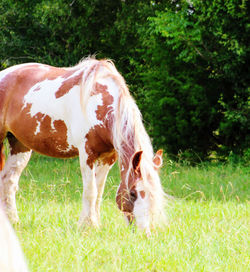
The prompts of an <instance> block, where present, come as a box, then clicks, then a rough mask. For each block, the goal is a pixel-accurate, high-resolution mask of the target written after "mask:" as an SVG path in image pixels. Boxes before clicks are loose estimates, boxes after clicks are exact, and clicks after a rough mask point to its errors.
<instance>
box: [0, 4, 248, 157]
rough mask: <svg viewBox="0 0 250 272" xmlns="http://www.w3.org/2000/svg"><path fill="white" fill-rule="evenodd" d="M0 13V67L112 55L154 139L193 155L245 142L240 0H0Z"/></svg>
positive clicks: (241, 150)
mask: <svg viewBox="0 0 250 272" xmlns="http://www.w3.org/2000/svg"><path fill="white" fill-rule="evenodd" d="M0 21H1V26H0V67H1V68H6V67H8V66H10V65H14V64H17V63H22V62H30V61H37V62H43V63H48V64H51V65H58V66H69V65H74V64H76V63H77V62H78V61H79V60H80V59H81V58H82V57H84V56H88V55H91V54H94V53H97V57H98V58H102V57H107V58H111V59H113V60H115V63H116V65H117V67H118V69H119V70H120V71H121V72H122V74H123V76H124V77H125V79H126V80H127V82H128V84H129V87H130V90H131V92H132V94H133V95H134V97H135V99H136V100H137V103H138V105H139V107H140V109H141V111H142V113H143V116H144V119H145V124H146V127H147V129H148V131H149V133H150V135H151V136H152V138H153V139H154V145H155V146H156V147H163V148H164V149H166V150H167V152H168V153H170V154H173V155H178V154H180V153H181V154H186V155H187V157H191V156H192V154H196V155H195V156H194V157H195V158H200V159H205V158H208V157H209V156H211V153H214V152H217V154H218V156H221V157H224V158H226V157H228V156H229V154H231V153H233V154H235V155H243V154H245V152H246V150H247V148H248V147H249V142H250V139H249V135H250V133H249V127H250V124H249V97H250V89H249V86H250V82H249V74H250V73H249V65H248V62H247V61H248V59H249V51H250V48H249V44H248V40H249V36H250V27H249V3H248V1H245V0H226V1H223V0H213V1H209V0H204V1H198V0H194V1H186V0H175V1H172V0H171V1H170V0H168V1H151V0H133V1H130V0H129V1H112V0H108V1H101V0H94V1H89V0H73V1H66V0H56V1H48V0H39V1H37V0H36V1H34V0H31V1H26V0H25V1H14V0H2V1H1V5H0ZM230 152H231V153H230Z"/></svg>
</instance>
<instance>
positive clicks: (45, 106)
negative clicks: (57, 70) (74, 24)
mask: <svg viewBox="0 0 250 272" xmlns="http://www.w3.org/2000/svg"><path fill="white" fill-rule="evenodd" d="M81 71H82V70H81ZM81 71H77V72H76V73H74V74H73V75H71V77H73V76H76V75H77V74H79V73H80V72H81ZM68 79H69V78H66V79H65V78H62V77H58V78H56V79H53V80H48V79H46V80H44V81H41V82H38V83H36V84H35V85H34V86H33V87H32V88H31V89H30V90H29V91H28V93H27V94H26V95H25V96H24V104H23V109H24V108H25V107H27V106H28V105H31V107H30V111H29V114H30V116H31V117H34V116H35V115H36V114H38V113H41V114H43V115H44V116H46V115H47V116H49V117H50V118H51V130H52V131H53V130H55V126H54V122H55V121H57V120H62V121H63V122H64V123H65V125H66V127H67V143H68V148H67V150H61V151H63V152H68V151H69V150H71V148H72V147H73V146H74V147H77V148H79V145H81V144H83V139H84V136H85V135H86V134H87V133H88V131H89V130H90V129H91V128H92V127H94V126H96V125H102V121H100V120H98V119H97V117H96V111H97V109H98V106H102V105H103V100H102V94H97V95H93V96H91V97H90V98H89V100H88V104H87V107H86V112H87V114H86V116H84V114H83V112H82V109H81V104H80V86H79V85H75V86H73V87H72V88H71V89H70V90H69V91H68V92H67V93H66V94H65V95H63V96H61V97H59V98H56V96H55V94H56V92H57V91H58V90H59V88H60V87H61V86H62V84H63V82H64V81H65V80H68ZM39 132H40V123H39V122H38V121H37V127H36V130H35V133H34V134H35V135H37V134H38V133H39Z"/></svg>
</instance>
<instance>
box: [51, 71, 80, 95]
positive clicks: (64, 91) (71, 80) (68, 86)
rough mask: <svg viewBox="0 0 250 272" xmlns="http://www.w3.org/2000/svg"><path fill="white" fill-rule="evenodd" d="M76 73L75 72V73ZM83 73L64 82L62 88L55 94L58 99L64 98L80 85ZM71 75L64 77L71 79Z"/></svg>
mask: <svg viewBox="0 0 250 272" xmlns="http://www.w3.org/2000/svg"><path fill="white" fill-rule="evenodd" d="M74 72H75V71H74ZM82 75H83V71H82V72H81V73H79V74H78V75H76V76H74V77H71V78H69V79H66V80H65V81H63V83H62V85H61V87H60V88H59V89H58V91H57V92H56V93H55V96H56V98H60V97H61V96H64V95H65V94H67V93H68V92H69V90H70V89H72V88H73V87H74V86H76V85H80V83H81V79H82ZM69 76H71V74H69V75H68V74H66V75H65V76H64V77H65V78H66V77H69Z"/></svg>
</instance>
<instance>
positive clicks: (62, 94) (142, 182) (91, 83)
mask: <svg viewBox="0 0 250 272" xmlns="http://www.w3.org/2000/svg"><path fill="white" fill-rule="evenodd" d="M6 137H7V139H8V142H9V145H10V154H9V156H8V159H7V161H6V162H5V158H4V152H3V140H4V139H5V138H6ZM31 150H34V151H36V152H39V153H41V154H44V155H48V156H52V157H56V158H69V157H74V156H79V159H80V168H81V173H82V178H83V197H82V202H83V203H82V204H83V205H82V212H81V215H80V220H79V221H80V224H81V223H90V224H92V225H95V226H96V225H98V221H99V210H100V202H101V198H102V194H103V189H104V185H105V181H106V178H107V174H108V172H109V170H110V168H111V167H112V165H113V164H114V163H115V161H116V160H117V159H118V161H119V167H120V172H121V183H120V186H119V188H118V191H117V196H116V202H117V204H118V207H119V208H120V209H121V210H122V211H123V212H124V214H125V218H127V220H128V222H132V221H133V220H134V219H135V223H136V225H137V226H138V227H139V228H141V229H144V230H145V231H146V232H147V233H148V234H149V232H150V226H151V223H152V222H153V221H154V222H157V221H158V219H159V218H162V217H163V216H164V205H163V203H164V192H163V190H162V186H161V183H160V179H159V175H158V170H159V168H160V166H161V165H162V151H161V150H159V151H158V152H157V153H156V155H155V156H154V155H153V149H152V145H151V142H150V139H149V136H148V135H147V133H146V130H145V128H144V126H143V123H142V118H141V114H140V111H139V109H138V107H137V106H136V104H135V101H134V100H133V98H132V97H131V95H130V93H129V91H128V88H127V86H126V83H125V81H124V79H123V77H122V76H121V75H120V74H119V72H118V71H117V69H116V68H115V66H114V64H113V63H112V62H111V61H110V60H96V59H93V58H87V59H85V60H83V61H81V62H80V63H79V64H78V65H76V66H74V67H71V68H57V67H52V66H49V65H44V64H38V63H27V64H21V65H16V66H13V67H10V68H8V69H6V70H3V71H1V72H0V170H2V171H1V172H0V198H1V199H2V201H3V203H4V206H5V210H6V212H7V213H8V215H9V217H10V219H11V220H12V221H17V220H18V215H17V210H16V202H15V193H16V190H17V188H18V180H19V177H20V175H21V173H22V171H23V169H24V168H25V166H26V165H27V163H28V161H29V159H30V156H31Z"/></svg>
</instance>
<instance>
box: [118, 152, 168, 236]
mask: <svg viewBox="0 0 250 272" xmlns="http://www.w3.org/2000/svg"><path fill="white" fill-rule="evenodd" d="M162 153H163V152H162V150H158V151H157V152H156V154H155V156H154V158H153V161H152V162H145V161H143V160H145V159H144V158H143V151H138V152H136V153H135V154H134V155H133V156H132V157H131V161H130V163H129V167H128V169H122V170H123V171H124V172H126V175H124V176H125V177H126V178H123V180H122V182H121V184H120V187H119V189H118V191H117V196H116V202H117V204H118V207H119V209H120V210H122V211H123V213H124V215H125V218H126V219H127V221H128V222H129V223H132V222H133V221H135V224H136V225H137V226H138V228H139V229H142V230H145V231H146V233H147V235H150V223H151V222H150V221H151V217H152V214H151V213H154V211H155V210H156V209H157V199H156V198H157V190H158V186H157V184H158V185H159V184H160V183H159V182H158V181H159V175H158V170H159V168H160V167H161V166H162ZM122 167H123V166H122ZM122 176H123V175H122ZM154 179H158V181H155V180H154ZM159 197H160V196H159ZM153 206H156V207H153Z"/></svg>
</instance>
